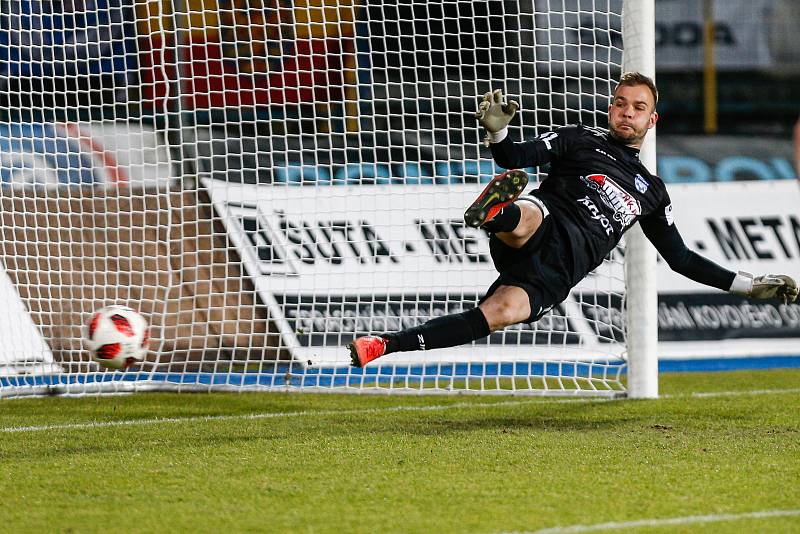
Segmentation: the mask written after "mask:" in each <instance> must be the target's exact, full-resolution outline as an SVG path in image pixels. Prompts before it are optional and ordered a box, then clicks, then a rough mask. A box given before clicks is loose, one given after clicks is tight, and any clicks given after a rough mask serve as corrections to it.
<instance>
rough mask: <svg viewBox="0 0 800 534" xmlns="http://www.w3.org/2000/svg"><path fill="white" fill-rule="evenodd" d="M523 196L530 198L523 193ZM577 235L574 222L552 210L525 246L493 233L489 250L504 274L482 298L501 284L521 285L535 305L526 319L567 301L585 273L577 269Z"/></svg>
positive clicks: (495, 263)
mask: <svg viewBox="0 0 800 534" xmlns="http://www.w3.org/2000/svg"><path fill="white" fill-rule="evenodd" d="M520 200H527V199H526V198H525V197H523V198H521V199H520ZM537 200H538V199H537ZM536 203H537V204H538V202H536ZM575 239H576V236H575V232H574V229H572V228H571V225H570V224H564V221H563V218H562V217H559V216H558V215H557V214H554V213H552V212H551V213H550V214H549V215H547V216H546V217H545V218H544V220H543V221H542V225H541V226H540V227H539V229H538V230H536V233H535V234H534V235H533V236H532V237H531V238H530V239H529V240H528V242H527V243H525V245H523V246H522V247H521V248H518V249H516V248H512V247H509V246H508V245H506V244H505V243H503V242H502V241H500V239H498V238H497V236H495V235H494V234H492V235H491V236H490V237H489V252H490V253H491V256H492V261H493V262H494V266H495V268H496V269H497V270H498V272H499V273H500V276H498V277H497V280H495V281H494V283H492V285H491V286H489V289H488V290H487V291H486V295H484V296H483V298H482V299H481V300H480V302H483V301H485V300H486V299H487V298H488V297H489V296H491V295H492V294H493V293H494V292H495V291H497V288H498V287H500V286H514V287H519V288H521V289H524V290H525V292H526V293H527V294H528V299H529V300H530V305H531V315H530V317H528V319H527V320H526V321H525V322H528V323H532V322H534V321H538V320H539V319H540V318H541V317H542V316H543V315H544V314H545V313H547V312H548V311H550V309H551V308H553V307H554V306H555V305H556V304H558V303H560V302H563V301H564V299H566V298H567V296H569V292H570V290H571V289H572V287H573V286H574V285H575V284H577V282H578V281H580V279H582V278H583V276H584V275H585V273H579V272H576V271H581V270H582V269H581V268H580V266H579V265H576V261H575V260H576V255H575V254H574V252H573V251H574V250H575V245H576V243H575ZM578 240H579V241H580V238H578Z"/></svg>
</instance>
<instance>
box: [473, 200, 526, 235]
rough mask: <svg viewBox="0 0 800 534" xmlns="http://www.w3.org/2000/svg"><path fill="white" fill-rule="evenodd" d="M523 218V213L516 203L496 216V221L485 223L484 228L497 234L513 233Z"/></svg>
mask: <svg viewBox="0 0 800 534" xmlns="http://www.w3.org/2000/svg"><path fill="white" fill-rule="evenodd" d="M521 218H522V212H521V211H520V209H519V206H517V205H516V204H515V203H513V202H512V203H511V204H509V205H508V206H506V207H505V208H503V209H501V210H500V213H498V214H497V215H495V216H494V219H492V220H491V221H489V222H487V223H484V225H483V227H484V228H486V229H487V230H489V231H490V232H492V233H493V234H496V233H497V232H512V231H513V230H514V228H516V227H517V225H518V224H519V220H520V219H521Z"/></svg>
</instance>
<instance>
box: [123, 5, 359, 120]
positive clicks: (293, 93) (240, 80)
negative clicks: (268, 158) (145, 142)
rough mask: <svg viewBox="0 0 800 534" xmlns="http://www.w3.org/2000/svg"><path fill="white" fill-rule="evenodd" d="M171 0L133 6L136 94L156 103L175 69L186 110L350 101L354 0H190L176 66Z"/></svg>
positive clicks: (353, 65)
mask: <svg viewBox="0 0 800 534" xmlns="http://www.w3.org/2000/svg"><path fill="white" fill-rule="evenodd" d="M169 4H170V2H164V1H163V0H162V1H161V3H159V2H158V1H156V0H150V1H149V2H147V3H146V4H141V5H140V7H139V10H138V16H139V35H140V39H142V40H144V41H145V43H144V44H143V45H142V48H143V49H144V50H145V51H144V52H143V53H142V56H143V57H142V58H141V63H142V69H143V73H142V85H143V95H142V96H143V100H144V101H145V102H149V103H150V104H151V105H152V106H153V107H154V108H155V109H156V110H158V109H163V106H164V102H163V99H164V98H165V96H166V94H167V92H168V87H167V86H168V82H167V81H168V80H175V79H177V74H178V70H179V71H180V80H181V81H182V86H181V92H182V94H183V95H184V101H183V106H184V109H187V108H188V109H207V108H221V107H229V106H233V107H236V106H259V105H277V104H288V103H326V102H338V103H341V102H343V101H346V100H353V101H355V94H354V92H355V87H356V59H355V21H356V10H357V9H359V7H358V5H357V0H345V1H334V0H300V1H295V2H289V1H287V0H190V1H189V2H188V8H189V13H190V16H189V26H190V31H189V32H185V31H183V32H178V34H177V35H178V38H179V39H180V38H184V41H185V42H180V43H178V45H179V46H180V47H181V49H180V50H181V56H182V57H180V61H181V64H180V65H178V66H176V54H175V36H176V32H175V31H174V29H173V27H172V21H173V17H172V13H171V12H170V7H169ZM179 19H180V17H179ZM186 36H188V39H186V38H185V37H186ZM346 88H349V89H350V90H349V91H348V90H346Z"/></svg>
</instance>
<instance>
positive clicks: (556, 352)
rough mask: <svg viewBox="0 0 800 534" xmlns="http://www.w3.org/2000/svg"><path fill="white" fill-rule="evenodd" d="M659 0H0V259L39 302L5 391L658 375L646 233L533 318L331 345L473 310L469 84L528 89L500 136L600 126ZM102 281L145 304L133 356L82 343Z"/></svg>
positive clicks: (621, 388)
mask: <svg viewBox="0 0 800 534" xmlns="http://www.w3.org/2000/svg"><path fill="white" fill-rule="evenodd" d="M59 10H60V11H59ZM653 12H654V9H653V0H528V1H526V2H512V1H509V0H492V1H490V2H449V1H445V0H441V1H431V2H420V3H415V2H403V1H386V2H365V1H362V0H340V1H333V0H299V1H294V2H287V1H285V0H145V1H139V0H136V1H135V0H93V1H92V2H84V3H81V4H79V3H74V4H69V5H68V4H67V3H64V4H58V3H43V2H12V1H10V0H8V1H7V0H0V70H4V74H5V75H6V77H5V78H3V80H5V81H4V82H3V83H5V85H6V86H5V87H4V88H3V93H4V96H3V98H2V102H1V103H0V180H1V181H2V185H0V204H1V205H2V206H1V207H2V213H3V216H2V224H0V235H1V236H2V242H3V247H2V248H0V261H2V266H3V270H4V271H5V272H6V273H7V274H8V278H9V279H10V281H11V284H12V285H11V286H10V287H9V289H13V290H15V291H16V292H17V295H18V296H19V299H18V300H21V302H22V304H21V305H20V306H16V307H15V310H17V309H18V310H19V311H18V312H15V313H14V314H9V321H15V320H19V317H20V315H23V314H24V313H27V315H28V318H27V320H26V321H21V322H20V324H19V325H16V326H14V325H12V326H11V328H12V329H14V328H16V329H17V331H23V330H24V331H25V332H32V330H31V324H30V323H31V321H32V323H33V325H34V326H33V330H35V335H38V336H40V338H41V339H39V340H38V341H37V342H36V343H29V344H28V345H29V346H30V347H40V348H38V349H36V348H29V349H26V350H24V351H20V350H17V349H15V350H13V351H10V350H8V351H0V354H3V355H4V356H3V357H4V358H5V359H4V360H0V397H13V396H24V395H44V394H65V395H84V394H98V393H99V394H103V393H127V392H136V391H152V390H175V391H198V390H208V391H213V390H220V391H249V390H259V391H261V390H273V391H314V392H364V393H369V392H377V393H416V394H454V393H455V394H512V395H571V396H583V395H589V396H606V397H620V396H629V397H637V398H638V397H641V398H647V397H655V396H657V395H658V375H657V359H656V354H655V349H656V341H657V329H656V304H655V284H654V276H655V274H654V271H655V253H654V251H653V250H652V248H650V247H649V245H648V243H647V242H646V240H644V238H643V236H642V235H641V232H638V228H636V229H634V230H632V231H631V232H630V233H629V234H627V236H626V240H625V243H623V244H622V245H621V246H620V247H619V248H618V249H617V250H615V251H614V252H613V253H612V254H611V255H610V256H609V257H608V258H607V259H606V261H605V262H604V263H603V265H601V266H600V267H599V268H598V269H597V270H596V271H595V272H593V273H592V274H590V275H589V276H588V277H587V278H586V279H585V280H584V281H583V282H581V283H580V284H579V285H578V286H577V287H576V288H575V289H574V290H573V292H572V293H571V294H570V296H569V298H568V299H567V300H566V301H565V302H564V303H562V304H561V305H559V306H557V307H556V308H554V309H553V310H552V311H551V312H549V313H548V314H547V315H546V316H545V317H544V318H543V319H542V320H540V321H539V322H537V323H534V324H521V325H516V326H514V327H510V328H508V329H506V330H505V331H503V332H497V333H494V334H492V335H491V336H490V337H489V338H487V339H485V340H479V341H477V342H475V343H473V344H470V345H467V346H463V347H455V348H452V349H438V350H435V351H428V352H415V353H399V354H392V355H389V356H387V357H385V358H381V359H379V360H377V361H376V362H374V363H371V364H369V365H368V366H366V368H364V369H356V368H352V367H350V366H349V365H348V363H349V356H348V352H347V349H346V348H345V345H346V344H347V343H348V342H349V341H350V340H352V339H353V338H354V337H355V336H358V335H365V334H368V333H382V332H391V331H396V330H399V329H402V328H406V327H409V326H413V325H415V324H418V323H419V322H421V321H425V320H428V319H430V318H432V317H435V316H439V315H442V314H447V313H457V312H460V311H462V310H465V309H467V308H470V307H473V306H475V305H476V304H477V302H478V299H479V298H480V297H481V295H482V294H483V292H484V291H485V290H486V289H487V288H488V287H489V285H490V284H491V283H492V281H493V280H494V278H495V277H496V275H497V274H496V272H495V271H494V269H493V266H492V262H491V258H490V255H489V250H488V239H487V236H486V234H485V233H483V232H482V231H479V230H475V229H472V228H468V227H466V226H465V224H464V223H463V220H462V214H463V210H464V208H465V206H467V205H468V204H469V203H470V202H471V200H472V199H473V198H474V196H475V195H476V194H477V193H478V192H479V191H480V190H481V189H482V188H483V187H484V184H485V183H486V182H488V180H489V179H491V177H492V176H493V175H494V174H496V173H497V172H499V171H500V169H499V168H498V167H497V166H496V165H495V164H494V162H493V161H492V159H491V155H490V153H489V150H488V149H487V148H486V147H484V146H483V145H482V143H481V139H482V137H483V132H482V131H480V128H479V127H478V125H477V123H476V121H475V119H474V111H475V108H476V106H477V103H478V101H479V99H480V98H481V96H482V95H483V94H484V93H485V92H487V91H489V90H492V89H496V88H501V89H503V91H504V93H505V94H507V95H509V96H510V97H511V98H515V99H517V100H519V101H520V103H521V110H520V112H519V114H518V118H517V119H516V120H515V121H514V123H513V124H512V126H511V128H510V131H511V134H510V135H512V137H513V138H514V139H524V138H531V137H533V136H535V135H538V134H540V133H542V132H544V131H547V130H549V129H550V128H553V127H558V126H561V125H564V124H570V123H575V122H578V121H581V122H583V123H584V124H588V125H591V126H599V127H605V126H606V119H607V106H608V103H609V95H610V93H611V91H612V90H613V88H614V87H615V85H616V81H617V80H618V79H619V76H620V75H621V73H622V72H623V71H625V70H639V71H642V72H644V73H646V74H648V75H650V76H653V75H654V59H653V58H654V20H653V16H654V15H653ZM623 43H624V45H625V46H624V50H623ZM3 58H5V59H3ZM649 137H650V139H649V141H648V143H647V144H646V145H645V148H644V149H643V151H642V160H643V161H644V163H645V164H646V165H647V166H648V168H650V169H651V170H654V169H655V146H654V143H655V139H654V137H655V135H654V133H651V134H650V136H649ZM529 171H530V172H531V173H533V174H534V176H535V177H537V178H538V179H542V178H544V177H546V171H547V169H529ZM637 232H638V233H637ZM111 304H121V305H126V306H130V307H132V308H135V309H137V310H139V311H140V312H141V313H142V314H143V315H144V316H145V317H146V318H147V320H148V321H149V323H150V327H151V332H150V334H151V338H152V339H151V345H150V347H151V350H150V353H149V355H148V358H147V361H145V362H144V363H142V364H141V365H137V366H134V367H133V368H131V369H129V370H127V371H112V370H106V369H103V368H101V367H100V366H99V365H98V364H97V363H95V362H93V361H92V360H91V357H90V354H89V353H88V352H87V350H86V345H85V343H84V342H83V336H84V332H85V329H84V325H85V324H86V322H87V321H88V319H89V318H90V316H91V314H92V312H94V311H95V310H96V309H99V308H101V307H103V306H107V305H111ZM23 312H24V313H23ZM22 323H24V324H22ZM0 343H2V344H3V345H2V346H3V348H5V347H6V345H8V341H5V340H4V341H0ZM6 354H8V356H5V355H6ZM43 362H46V365H44V364H43Z"/></svg>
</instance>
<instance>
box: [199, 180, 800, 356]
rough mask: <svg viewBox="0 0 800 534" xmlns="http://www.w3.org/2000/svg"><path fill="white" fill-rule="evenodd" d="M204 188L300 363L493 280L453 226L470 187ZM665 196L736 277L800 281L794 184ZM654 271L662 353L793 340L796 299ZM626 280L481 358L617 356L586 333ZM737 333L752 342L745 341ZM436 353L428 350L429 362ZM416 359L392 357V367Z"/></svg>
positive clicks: (609, 278)
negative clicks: (730, 291) (598, 302)
mask: <svg viewBox="0 0 800 534" xmlns="http://www.w3.org/2000/svg"><path fill="white" fill-rule="evenodd" d="M203 183H204V186H205V187H206V188H207V189H208V190H209V193H210V195H211V199H212V202H213V203H214V207H215V209H216V211H217V213H218V215H219V216H220V217H221V219H222V220H223V222H224V224H225V226H226V228H227V231H228V234H229V235H230V237H231V239H232V241H233V242H234V243H235V244H236V246H237V248H238V250H239V252H240V255H241V258H242V261H243V263H244V266H245V270H246V272H247V273H248V275H249V276H251V277H252V278H253V280H254V284H255V287H256V288H257V290H258V292H259V295H260V297H261V298H262V299H263V301H264V302H265V303H266V304H267V305H268V306H269V307H270V310H271V313H272V316H273V317H275V318H276V319H279V320H278V321H276V324H278V325H279V327H280V329H281V333H282V334H283V336H284V342H285V343H286V344H287V345H288V346H289V347H290V348H291V349H292V351H293V354H294V355H295V357H296V358H298V359H302V360H303V361H306V362H311V363H312V364H339V363H346V361H347V353H346V350H344V349H343V348H342V347H343V346H344V345H345V344H346V343H347V342H348V341H350V339H352V336H353V335H363V334H366V333H369V332H372V333H380V332H383V331H391V330H395V329H397V327H398V326H402V327H406V326H411V325H413V324H415V323H416V322H417V321H418V320H421V319H425V318H428V317H431V316H436V315H440V314H443V313H455V312H458V311H461V310H462V309H465V308H469V307H472V306H474V305H475V304H476V302H477V299H478V298H480V296H482V295H483V292H484V291H485V290H486V288H488V286H489V285H490V284H491V283H492V282H493V281H494V279H495V277H496V276H497V273H496V272H495V271H494V268H493V266H492V262H491V258H490V256H489V252H488V239H487V237H486V234H484V233H483V232H482V231H479V230H475V229H471V228H467V227H465V226H464V225H463V222H461V217H462V213H463V209H464V206H466V205H468V204H469V203H470V202H471V201H472V199H473V198H474V196H475V194H476V193H477V192H478V191H479V190H480V187H481V186H478V185H457V186H453V185H449V186H438V185H420V186H402V185H376V186H328V187H287V186H269V185H261V186H258V185H248V184H230V183H224V182H216V181H213V180H205V181H204V182H203ZM669 190H670V194H671V196H672V199H673V205H674V206H675V219H676V223H677V224H678V227H679V229H680V230H681V232H682V234H683V236H684V240H685V241H686V243H687V244H688V245H689V246H690V247H692V248H693V249H695V250H697V251H698V252H700V253H702V254H704V255H705V256H707V257H709V258H710V259H712V260H714V261H717V262H718V263H720V264H722V265H724V266H726V267H728V268H730V269H731V270H738V269H744V270H751V271H753V272H755V273H764V272H785V273H790V274H793V275H795V276H800V260H798V258H800V215H798V213H797V206H800V189H798V188H797V186H796V184H794V183H791V182H786V181H781V182H760V183H753V182H749V183H746V184H742V183H727V184H702V185H696V184H690V185H682V186H672V187H670V188H669ZM615 255H621V252H620V251H615ZM658 269H659V284H660V287H659V291H660V297H661V302H660V310H661V313H660V316H659V318H660V319H661V322H662V323H663V324H661V325H660V328H661V333H660V335H662V336H663V337H664V341H665V343H663V344H662V349H661V350H660V355H661V356H664V357H670V356H678V357H683V356H691V355H693V354H696V355H708V354H710V352H709V349H712V350H711V353H714V354H717V355H726V354H729V355H741V354H777V353H780V354H786V353H788V352H787V351H789V348H790V347H794V346H796V345H797V343H798V341H800V324H798V323H800V307H798V305H797V304H795V305H792V306H782V305H779V304H778V303H774V302H770V303H763V302H762V303H758V302H748V301H747V300H746V299H741V298H738V297H733V296H730V295H727V294H726V293H723V292H720V291H718V290H716V289H713V288H707V287H703V286H701V285H699V284H696V283H694V282H692V281H690V280H687V279H685V278H683V277H681V276H680V275H677V274H675V273H673V272H672V271H671V270H670V269H669V268H668V266H666V265H665V264H664V263H663V262H660V263H659V267H658ZM623 279H624V277H623V272H622V268H621V264H620V263H619V262H606V263H605V264H604V265H603V266H601V268H600V269H599V270H598V271H597V272H596V273H593V274H592V275H590V276H588V277H587V278H586V279H585V280H584V281H583V282H582V283H581V284H580V285H579V286H578V288H577V289H576V291H575V292H573V293H574V294H576V293H580V295H581V298H582V301H583V302H584V304H581V303H580V302H579V301H578V300H577V299H573V298H572V297H570V299H568V301H566V302H565V303H564V305H563V306H561V307H560V308H559V309H557V310H555V313H554V314H553V315H552V316H551V317H548V318H547V319H546V320H544V321H539V322H538V323H536V324H535V325H520V326H518V327H512V328H509V329H507V330H506V331H505V332H504V333H499V334H494V335H493V336H491V337H490V338H489V340H488V346H487V345H484V347H488V348H484V349H482V352H484V353H488V354H490V356H488V357H489V358H495V357H496V358H501V359H505V360H508V359H515V358H526V359H528V358H531V357H536V358H539V357H542V358H562V357H570V356H573V357H574V356H575V355H577V354H581V355H583V356H587V355H588V356H589V357H592V356H596V357H598V358H602V357H609V356H613V355H614V354H619V350H620V349H619V347H615V346H612V345H614V344H613V343H607V342H604V339H603V338H604V333H603V332H599V334H600V335H599V337H598V336H594V334H596V333H598V332H595V331H593V329H592V328H591V327H590V326H589V325H590V324H593V320H594V319H597V314H598V313H602V314H604V315H606V316H605V317H603V319H605V320H607V321H609V322H610V323H611V324H612V325H619V322H620V321H621V318H622V314H621V313H620V311H619V307H620V305H621V303H620V299H619V298H616V297H614V298H611V299H610V305H609V306H608V307H606V308H598V307H597V306H592V305H588V306H587V305H586V304H585V302H586V301H587V299H588V300H589V301H591V299H592V298H593V297H592V295H597V294H601V295H605V294H609V293H611V294H613V293H615V292H621V291H622V289H623V288H622V280H623ZM676 299H678V300H676ZM692 299H695V300H692ZM697 299H699V300H697ZM765 306H766V307H768V308H769V309H767V308H764V307H765ZM665 307H666V309H665ZM673 308H674V309H673ZM695 308H696V309H695ZM776 314H777V315H776ZM776 316H780V317H781V322H780V324H778V323H777V321H776V320H775V317H776ZM687 317H688V320H687V319H686V318H687ZM762 327H763V328H762ZM609 328H612V329H613V326H612V327H609ZM578 334H580V336H579V335H578ZM745 335H751V336H752V338H753V339H755V340H756V341H753V340H752V339H742V337H743V336H745ZM605 337H613V335H611V334H609V335H608V336H605ZM546 340H549V345H545V341H546ZM579 340H580V345H579ZM442 351H445V352H446V357H447V359H448V361H453V360H456V361H458V360H472V359H474V358H475V352H476V348H475V347H460V348H455V349H442ZM442 351H435V352H436V353H440V354H441V355H444V354H445V352H442ZM432 355H433V353H427V354H426V356H425V358H426V361H429V362H430V361H432V360H431V358H432ZM433 356H434V357H435V355H433ZM421 357H422V354H416V353H407V354H405V355H402V356H397V358H398V361H420V360H419V359H420V358H421ZM442 357H444V356H442ZM481 358H482V359H486V358H487V356H481Z"/></svg>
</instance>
